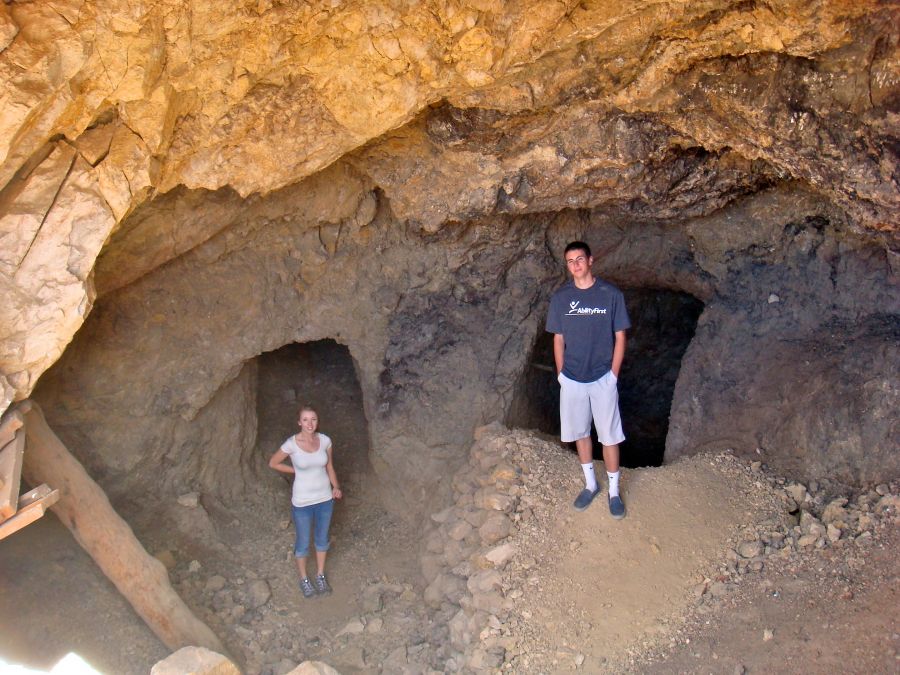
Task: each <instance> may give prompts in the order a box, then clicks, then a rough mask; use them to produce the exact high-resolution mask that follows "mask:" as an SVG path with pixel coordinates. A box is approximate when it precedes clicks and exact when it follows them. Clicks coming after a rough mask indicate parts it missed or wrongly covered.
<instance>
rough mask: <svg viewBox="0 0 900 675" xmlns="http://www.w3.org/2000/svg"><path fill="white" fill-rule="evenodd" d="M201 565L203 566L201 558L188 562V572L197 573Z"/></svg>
mask: <svg viewBox="0 0 900 675" xmlns="http://www.w3.org/2000/svg"><path fill="white" fill-rule="evenodd" d="M201 567H203V565H201V564H200V561H199V560H191V562H189V563H188V572H190V573H191V574H196V573H197V572H199V571H200V568H201Z"/></svg>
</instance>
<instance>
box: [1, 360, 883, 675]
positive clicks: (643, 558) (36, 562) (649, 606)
mask: <svg viewBox="0 0 900 675" xmlns="http://www.w3.org/2000/svg"><path fill="white" fill-rule="evenodd" d="M332 356H334V354H332ZM332 356H328V355H327V354H326V355H325V356H323V355H322V354H319V355H314V358H316V359H319V361H317V363H319V367H318V369H317V370H316V374H314V375H311V376H310V377H312V378H313V380H314V381H312V380H310V379H306V380H303V381H300V382H299V383H298V382H293V381H289V380H286V379H284V378H285V376H284V374H283V373H284V372H286V370H287V369H286V368H283V367H282V366H284V365H285V364H284V363H280V364H279V363H278V362H273V363H271V364H268V365H266V364H265V363H261V366H260V378H261V379H260V381H261V388H260V392H261V396H260V408H259V412H260V423H261V433H260V439H261V441H260V449H259V452H260V453H269V452H271V451H272V450H274V447H271V446H273V445H274V444H275V443H277V442H280V440H281V439H282V437H283V436H285V435H287V434H288V433H291V431H292V428H291V427H292V424H293V414H294V409H295V408H296V406H297V404H298V402H299V401H306V400H311V401H312V402H313V403H314V404H315V403H316V402H317V401H316V398H315V396H312V395H311V394H313V393H314V392H315V393H317V395H318V396H320V397H321V399H320V401H321V402H324V401H326V400H330V401H332V402H333V401H334V400H336V398H335V397H339V396H343V397H344V398H345V399H347V400H346V401H345V402H344V405H345V407H344V408H343V410H348V409H350V408H351V407H352V406H358V410H359V414H358V415H356V414H354V415H347V414H344V415H342V416H341V418H340V421H339V420H338V419H337V418H336V417H329V410H328V409H327V408H325V407H324V406H320V407H322V411H321V413H320V414H321V417H322V430H323V431H324V432H326V433H330V434H331V435H332V437H333V438H334V441H335V448H336V453H337V454H336V458H338V459H337V460H336V461H337V465H338V471H339V474H340V476H341V480H342V482H343V483H344V488H345V494H346V498H345V499H344V500H343V501H342V503H340V504H339V506H338V508H337V510H336V516H335V521H334V525H333V530H332V540H333V549H332V552H331V553H330V558H329V566H328V571H329V576H330V578H331V580H332V584H333V586H334V589H335V590H334V594H333V595H332V596H330V597H327V598H320V599H316V600H313V601H309V600H304V598H303V597H302V595H301V594H300V592H299V589H298V587H297V579H296V572H295V570H294V567H293V561H292V554H291V547H292V544H293V531H292V529H291V528H290V526H289V517H288V516H289V512H288V509H287V503H288V500H289V490H288V488H289V486H288V484H287V483H286V482H285V481H283V480H282V479H281V478H280V477H278V476H275V475H271V476H270V475H267V474H265V473H262V474H261V475H260V477H259V486H258V489H255V490H253V491H248V501H247V503H246V504H245V506H244V507H243V508H242V509H236V508H230V509H226V508H225V507H224V506H222V505H221V504H218V503H216V502H215V500H212V499H210V498H207V497H206V496H205V495H200V496H199V499H198V500H196V503H195V501H193V500H192V499H191V498H190V496H187V497H186V498H185V499H184V500H181V502H180V503H178V502H176V503H171V504H165V505H155V506H154V507H152V508H151V507H147V508H146V509H144V510H143V511H142V512H140V513H130V514H129V521H130V522H132V525H133V527H134V528H135V531H136V533H137V534H138V535H139V537H140V538H141V540H142V541H143V542H144V544H145V546H146V547H147V548H148V550H150V551H151V552H152V553H154V554H156V555H158V556H159V557H160V559H161V560H163V561H164V562H166V563H167V565H168V566H169V568H170V577H171V578H172V581H173V584H174V586H175V588H176V589H177V590H178V591H179V592H180V593H181V594H182V596H183V597H184V598H185V600H186V601H187V602H188V604H189V605H190V606H191V607H192V608H193V609H194V610H195V612H196V613H197V614H198V615H199V616H200V617H201V618H202V619H204V620H205V621H207V622H208V623H209V625H210V626H211V627H212V628H213V630H214V631H215V632H216V633H217V634H218V635H219V636H220V637H222V639H223V640H224V641H225V643H226V645H227V647H228V649H229V650H230V652H231V655H232V656H233V657H234V658H235V660H236V661H237V662H238V663H240V664H241V666H242V668H243V669H244V670H245V672H247V673H264V674H266V675H280V674H282V673H286V672H288V671H289V670H290V669H291V668H292V667H294V666H295V665H296V664H298V663H300V662H302V661H304V660H306V659H317V660H322V661H325V662H327V663H329V664H331V665H333V666H334V667H336V668H337V669H338V670H339V671H340V672H341V673H346V674H349V673H380V672H383V673H401V672H408V673H426V672H441V670H442V667H441V664H442V663H447V661H442V660H441V659H442V658H443V656H442V655H446V653H447V652H446V649H445V648H444V647H443V646H442V645H440V644H437V643H439V642H441V641H442V640H446V636H447V630H446V626H443V625H438V624H439V623H440V621H439V619H438V617H440V616H442V614H441V613H440V612H435V611H434V610H433V609H429V607H428V606H427V604H426V603H425V602H424V599H423V595H424V589H425V583H424V580H423V578H422V576H421V572H420V566H419V559H418V556H419V553H420V551H421V544H422V541H421V539H422V531H423V530H422V528H421V526H420V525H418V524H417V523H416V522H415V521H414V520H406V519H404V518H401V517H398V516H396V515H392V514H391V513H390V512H389V510H388V509H385V508H384V505H383V503H382V501H381V500H382V499H383V490H382V488H381V486H380V485H379V483H378V480H377V478H376V476H375V475H374V473H373V472H372V470H371V467H370V466H369V464H368V461H367V459H366V456H367V450H368V440H367V437H366V430H365V425H364V423H362V424H359V425H357V426H356V427H354V426H352V424H351V423H349V422H348V420H354V419H355V420H363V421H364V419H365V417H364V415H363V414H362V412H361V410H362V407H361V402H360V401H358V400H356V399H355V398H354V397H358V387H357V388H356V389H354V388H353V377H354V375H353V370H352V364H351V362H350V361H349V360H347V359H344V358H343V357H341V358H337V357H335V358H334V359H333V360H332V361H328V359H331V358H332ZM278 358H280V359H287V360H288V361H290V360H292V359H293V360H297V359H299V360H300V361H301V362H302V361H303V360H304V359H309V358H310V357H309V355H308V354H287V355H284V354H283V355H281V356H280V357H278ZM322 358H325V361H321V359H322ZM329 363H330V365H329ZM288 365H290V364H288ZM294 365H297V364H294ZM301 365H302V363H301ZM295 372H296V371H295ZM316 378H317V379H316ZM265 383H267V384H265ZM263 384H265V386H263ZM310 384H313V385H314V386H310ZM285 416H286V418H287V419H286V421H285ZM263 429H265V431H263ZM509 443H510V444H511V445H510V447H513V448H514V449H515V450H514V452H516V453H518V454H519V459H520V460H522V459H523V458H524V459H525V460H527V461H526V462H525V463H526V464H527V465H528V466H529V467H530V469H529V470H530V473H529V474H528V476H527V479H528V482H527V483H526V487H525V488H523V492H522V496H521V497H520V500H525V499H527V500H528V504H529V506H528V508H527V509H523V508H522V507H521V506H520V507H519V510H520V511H521V513H522V514H525V513H526V512H527V516H528V517H527V518H523V519H522V520H520V521H519V526H518V528H517V530H516V531H515V532H514V533H513V534H512V535H511V537H510V541H512V542H513V543H514V544H515V546H516V549H517V551H518V553H517V555H516V557H515V559H513V560H512V561H511V562H510V563H509V566H508V567H507V568H506V570H505V572H504V573H505V574H506V575H508V576H509V577H511V578H512V579H513V582H512V583H513V586H514V587H515V588H516V589H518V590H517V592H515V593H509V594H508V595H507V598H511V599H513V603H512V605H513V609H512V610H511V612H510V617H508V618H507V619H505V620H504V623H503V624H502V631H501V630H500V629H498V631H496V632H498V633H499V632H502V633H503V635H508V636H510V637H511V638H513V640H512V642H514V643H515V645H516V646H515V648H514V649H513V648H511V649H509V650H508V651H507V653H506V657H505V659H504V661H503V663H501V664H500V665H499V666H498V667H497V668H496V669H495V672H523V673H555V672H569V671H581V672H587V673H625V672H630V673H725V674H728V675H731V674H733V673H763V672H775V673H835V672H843V673H897V672H900V627H898V618H900V555H898V554H900V548H898V546H900V532H898V514H897V512H896V506H892V507H890V508H882V507H878V508H876V502H875V501H874V500H876V499H877V498H878V495H874V493H869V496H865V495H864V496H863V497H862V501H858V499H857V498H858V495H857V494H844V496H846V497H850V498H851V500H857V501H851V505H859V508H860V509H862V510H863V511H865V513H864V514H863V515H862V516H859V517H857V516H854V517H855V518H857V520H856V521H854V522H855V523H857V525H858V529H856V530H853V528H851V527H850V526H849V525H848V526H847V528H846V532H847V533H850V531H851V530H853V532H854V533H855V534H856V535H860V533H862V529H859V528H863V526H864V525H865V528H866V531H867V532H868V534H863V535H862V536H857V537H855V538H853V539H851V538H850V537H849V536H845V537H844V540H843V541H841V540H838V541H837V542H836V543H832V544H828V545H824V546H822V547H820V548H816V546H813V545H810V546H808V547H800V548H794V549H793V550H792V549H790V547H785V548H778V547H776V545H775V544H774V543H773V544H772V546H771V549H772V550H771V551H767V553H766V554H760V555H757V556H755V557H752V558H751V557H744V556H741V555H737V554H736V553H735V550H736V549H737V548H739V546H740V545H741V542H747V541H750V540H753V539H755V538H758V537H761V538H763V539H765V540H766V541H770V536H774V534H773V533H775V534H777V533H778V532H782V533H784V532H785V531H787V532H788V533H789V534H790V531H791V530H790V528H791V526H792V524H793V523H794V522H796V517H797V513H796V509H794V510H795V513H794V514H791V513H790V512H789V511H790V509H791V505H790V504H789V503H788V502H786V501H785V497H784V491H785V489H786V485H785V481H783V480H779V478H778V477H776V476H772V475H770V474H768V473H767V472H766V471H765V467H760V466H753V467H750V466H747V465H745V464H742V463H741V462H739V461H738V460H736V459H734V458H733V457H731V456H730V455H728V453H725V452H723V453H719V454H716V455H703V456H699V457H696V458H691V459H689V460H686V461H682V462H678V463H676V464H674V465H666V466H662V467H658V468H646V469H631V470H626V471H625V475H624V478H623V490H624V495H625V497H626V502H627V505H628V516H627V517H626V518H625V519H624V520H622V521H614V520H612V519H611V518H610V517H609V514H608V512H607V510H606V504H605V494H604V495H603V496H601V497H600V498H598V500H597V501H596V502H595V503H594V504H593V505H592V506H591V507H590V508H589V509H588V510H587V511H585V512H582V513H577V512H575V511H574V510H572V509H571V500H572V498H573V497H574V495H575V494H576V493H577V491H578V489H580V484H579V473H580V472H579V471H578V467H577V463H576V461H575V459H574V456H573V455H571V453H569V452H568V451H567V450H566V449H564V448H562V447H560V446H559V445H558V444H556V443H554V442H552V441H551V440H549V439H547V438H545V437H542V436H540V435H537V434H532V433H528V432H521V431H516V432H511V433H510V441H509ZM516 448H517V449H516ZM341 452H343V453H344V455H343V457H342V455H341ZM528 453H530V454H528ZM597 466H598V469H599V470H600V472H601V474H602V464H601V463H598V465H597ZM448 479H449V478H448ZM885 488H886V489H887V490H888V495H887V496H888V498H889V499H893V498H894V497H895V496H896V493H897V486H896V485H892V486H882V490H881V491H882V492H884V491H885ZM829 489H830V490H831V492H829ZM836 489H837V488H836V487H834V486H832V487H831V488H827V486H826V487H822V486H818V492H817V493H816V494H815V495H813V496H814V497H815V500H816V501H809V500H808V504H809V505H810V507H809V508H812V505H813V504H814V505H815V506H816V508H820V507H821V506H822V505H823V503H827V502H828V501H829V500H831V499H832V498H834V497H835V496H840V495H837V494H835V493H834V490H836ZM873 495H874V496H873ZM891 495H894V497H891ZM523 503H524V502H523ZM895 503H896V502H895ZM882 506H884V504H882ZM876 511H877V514H876ZM792 518H793V519H794V520H791V519H792ZM860 519H862V521H864V522H862V521H860ZM798 527H799V526H798ZM797 534H799V531H798V532H797ZM776 539H777V538H776ZM771 541H775V540H771ZM767 549H768V545H767ZM0 589H2V592H0V672H2V671H3V670H4V666H3V665H2V663H3V662H6V663H7V664H22V665H24V666H28V667H32V668H37V669H44V670H46V669H49V667H50V666H52V664H54V663H56V662H57V661H58V660H59V659H60V658H61V657H62V656H63V655H65V654H66V653H68V652H76V653H77V654H79V655H80V656H81V657H83V658H84V659H85V660H86V661H87V662H88V663H90V664H91V665H93V666H94V667H95V668H96V669H97V670H99V671H101V672H103V673H109V674H116V675H119V674H122V675H127V674H129V673H147V672H149V670H150V667H151V666H152V665H153V664H154V663H155V662H156V661H157V660H159V659H161V658H163V657H165V656H166V655H167V650H166V649H165V647H164V646H163V645H162V644H161V643H160V642H159V641H158V640H157V639H156V638H155V637H154V635H153V634H152V633H151V632H150V631H149V630H148V629H147V628H146V627H145V626H144V625H143V624H142V622H141V621H140V620H139V619H138V618H137V616H136V615H135V614H134V613H133V611H132V610H131V609H130V607H129V606H128V605H127V604H126V603H125V602H124V601H123V599H122V598H121V597H120V596H119V595H118V593H117V592H116V591H115V589H114V588H113V587H112V586H111V584H110V583H109V582H108V581H107V580H106V579H105V578H104V577H103V576H102V574H101V573H100V572H99V570H98V569H97V568H96V567H95V566H94V565H93V563H92V561H91V560H90V559H89V558H88V557H87V556H86V555H85V554H84V553H83V552H82V551H81V549H80V548H79V546H78V545H77V543H76V542H75V541H74V540H73V538H72V537H71V535H69V533H68V532H67V531H66V530H65V528H63V527H62V525H60V523H59V521H57V520H56V519H55V517H53V516H52V514H51V515H48V516H47V517H45V518H44V519H43V520H41V521H39V522H38V523H36V524H34V525H32V526H29V527H28V528H26V529H25V530H23V531H21V532H19V533H16V534H15V535H13V536H11V537H9V538H8V539H6V540H4V541H0ZM498 625H499V622H498ZM512 642H511V643H510V644H512ZM451 663H452V661H451ZM416 664H418V665H416Z"/></svg>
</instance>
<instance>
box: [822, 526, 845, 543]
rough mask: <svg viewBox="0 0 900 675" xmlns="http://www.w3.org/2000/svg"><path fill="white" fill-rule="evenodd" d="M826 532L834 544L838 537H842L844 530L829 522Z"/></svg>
mask: <svg viewBox="0 0 900 675" xmlns="http://www.w3.org/2000/svg"><path fill="white" fill-rule="evenodd" d="M826 534H827V536H828V541H830V542H831V543H832V544H833V543H834V542H836V541H837V540H838V539H840V538H841V534H842V532H841V530H840V528H838V527H835V526H834V525H832V524H831V523H829V524H828V528H827V530H826Z"/></svg>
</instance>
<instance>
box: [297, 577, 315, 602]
mask: <svg viewBox="0 0 900 675" xmlns="http://www.w3.org/2000/svg"><path fill="white" fill-rule="evenodd" d="M300 590H301V591H302V592H303V597H304V598H307V599H309V598H314V597H316V589H315V588H313V585H312V582H311V581H310V580H309V577H303V578H302V579H301V580H300Z"/></svg>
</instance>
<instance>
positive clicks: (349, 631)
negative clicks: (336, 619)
mask: <svg viewBox="0 0 900 675" xmlns="http://www.w3.org/2000/svg"><path fill="white" fill-rule="evenodd" d="M365 629H366V627H365V625H364V624H363V622H362V621H360V620H359V619H358V618H357V619H350V621H348V622H347V624H346V625H345V626H344V627H343V628H341V629H340V630H339V631H338V632H337V635H335V637H341V636H342V635H356V634H358V633H362V632H363V631H364V630H365Z"/></svg>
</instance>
